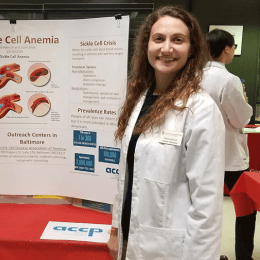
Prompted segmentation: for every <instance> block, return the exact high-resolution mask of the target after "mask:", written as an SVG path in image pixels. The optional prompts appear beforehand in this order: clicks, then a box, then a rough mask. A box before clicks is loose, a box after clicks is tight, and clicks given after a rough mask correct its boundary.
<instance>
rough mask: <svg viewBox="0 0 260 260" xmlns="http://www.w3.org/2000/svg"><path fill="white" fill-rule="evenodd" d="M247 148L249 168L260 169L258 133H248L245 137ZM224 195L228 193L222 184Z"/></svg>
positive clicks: (259, 137) (259, 139)
mask: <svg viewBox="0 0 260 260" xmlns="http://www.w3.org/2000/svg"><path fill="white" fill-rule="evenodd" d="M247 142H248V150H249V168H250V170H255V171H260V133H250V134H248V138H247ZM224 195H229V190H228V188H227V186H226V185H224Z"/></svg>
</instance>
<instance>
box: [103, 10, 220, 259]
mask: <svg viewBox="0 0 260 260" xmlns="http://www.w3.org/2000/svg"><path fill="white" fill-rule="evenodd" d="M134 47H135V48H134V55H133V58H132V66H131V70H130V75H129V81H128V89H127V97H126V101H125V103H124V105H123V107H122V109H121V113H120V116H119V121H118V128H117V131H116V133H115V137H116V140H119V141H120V142H121V158H120V164H119V179H118V193H117V195H116V198H115V203H114V207H113V222H112V226H113V227H114V229H113V230H114V231H113V233H112V235H111V237H110V239H109V241H108V248H109V250H110V254H111V256H112V258H113V260H124V259H127V260H140V259H143V260H157V259H160V260H169V259H174V260H181V259H182V260H195V259H196V260H198V259H207V260H208V259H210V260H219V257H220V241H221V222H222V200H223V195H222V190H223V180H224V123H223V119H222V116H221V113H220V111H219V109H218V107H217V105H216V104H215V102H214V101H213V100H212V99H211V98H210V96H209V95H208V94H206V93H205V92H204V91H203V90H201V88H200V81H201V76H202V72H203V68H204V65H205V64H206V62H207V57H208V49H207V45H206V41H205V39H204V36H203V34H202V32H201V29H200V27H199V25H198V22H197V21H196V19H195V18H194V17H193V16H192V15H191V14H190V13H189V12H187V11H185V10H183V9H180V8H176V7H173V6H165V7H161V8H159V9H157V10H155V11H154V12H153V13H151V14H150V15H149V16H148V17H147V18H146V20H145V21H144V23H143V24H142V26H141V27H140V30H139V32H138V35H137V37H136V39H135V46H134ZM122 245H124V246H122Z"/></svg>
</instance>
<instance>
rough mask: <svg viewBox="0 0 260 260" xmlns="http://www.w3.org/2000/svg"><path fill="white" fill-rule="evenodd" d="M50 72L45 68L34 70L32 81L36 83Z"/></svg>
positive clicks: (31, 76)
mask: <svg viewBox="0 0 260 260" xmlns="http://www.w3.org/2000/svg"><path fill="white" fill-rule="evenodd" d="M48 73H49V71H48V70H47V69H45V68H39V69H36V70H34V71H33V72H32V73H31V75H30V81H36V80H37V79H38V78H39V77H40V76H45V75H47V74H48Z"/></svg>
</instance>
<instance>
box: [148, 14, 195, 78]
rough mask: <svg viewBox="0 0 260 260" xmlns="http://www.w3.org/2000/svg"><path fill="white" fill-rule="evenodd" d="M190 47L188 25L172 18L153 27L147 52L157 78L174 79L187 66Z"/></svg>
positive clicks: (164, 17) (169, 17)
mask: <svg viewBox="0 0 260 260" xmlns="http://www.w3.org/2000/svg"><path fill="white" fill-rule="evenodd" d="M190 47H191V44H190V32H189V29H188V27H187V26H186V24H185V23H184V22H183V21H182V20H180V19H178V18H173V17H171V16H163V17H161V18H160V19H159V20H158V21H157V22H156V23H155V24H154V25H153V26H152V29H151V33H150V38H149V42H148V51H147V55H148V60H149V62H150V64H151V66H152V67H153V68H154V70H155V76H156V77H158V76H163V77H171V78H173V77H174V76H175V75H176V73H177V72H178V71H179V70H180V69H182V68H183V67H184V65H185V64H186V62H187V60H188V57H189V55H190Z"/></svg>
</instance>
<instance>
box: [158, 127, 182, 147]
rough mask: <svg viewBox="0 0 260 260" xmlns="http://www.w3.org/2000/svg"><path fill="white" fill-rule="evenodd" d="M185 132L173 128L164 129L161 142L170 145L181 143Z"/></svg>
mask: <svg viewBox="0 0 260 260" xmlns="http://www.w3.org/2000/svg"><path fill="white" fill-rule="evenodd" d="M182 136H183V133H181V132H175V131H171V130H162V132H161V135H160V139H159V143H162V144H170V145H177V146H180V145H181V140H182Z"/></svg>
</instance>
